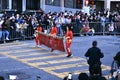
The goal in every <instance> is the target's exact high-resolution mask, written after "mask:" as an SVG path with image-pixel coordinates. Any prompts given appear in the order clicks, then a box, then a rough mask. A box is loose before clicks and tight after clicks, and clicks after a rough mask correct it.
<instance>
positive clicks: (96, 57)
mask: <svg viewBox="0 0 120 80" xmlns="http://www.w3.org/2000/svg"><path fill="white" fill-rule="evenodd" d="M85 57H89V59H88V58H87V61H88V64H89V72H90V76H93V71H92V66H94V65H95V64H98V65H99V66H100V75H102V70H101V61H100V58H103V57H104V55H103V53H102V52H101V50H100V49H99V48H98V47H97V41H93V42H92V47H91V48H89V49H88V50H87V52H86V53H85Z"/></svg>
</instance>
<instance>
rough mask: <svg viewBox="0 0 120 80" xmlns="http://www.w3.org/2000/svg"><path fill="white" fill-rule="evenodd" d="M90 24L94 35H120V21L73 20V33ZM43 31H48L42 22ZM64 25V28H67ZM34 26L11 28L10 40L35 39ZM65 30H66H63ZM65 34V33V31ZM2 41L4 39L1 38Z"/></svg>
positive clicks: (78, 33)
mask: <svg viewBox="0 0 120 80" xmlns="http://www.w3.org/2000/svg"><path fill="white" fill-rule="evenodd" d="M83 24H84V25H89V27H90V29H94V31H95V32H94V35H120V22H104V23H100V22H86V23H84V22H81V23H77V22H72V23H71V27H72V30H73V34H74V35H75V36H76V35H77V36H79V35H80V30H81V29H82V26H83ZM42 26H43V29H44V30H43V32H44V31H46V28H45V24H42ZM65 27H66V26H65V25H64V29H65ZM34 31H35V30H34V28H27V29H23V30H18V31H16V30H12V29H11V30H9V40H26V39H34ZM63 31H64V30H63ZM49 32H50V28H49V27H48V28H47V33H49ZM64 34H65V33H64ZM0 40H1V41H2V40H3V39H0Z"/></svg>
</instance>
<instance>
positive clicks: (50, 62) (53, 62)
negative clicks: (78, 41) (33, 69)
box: [31, 58, 82, 66]
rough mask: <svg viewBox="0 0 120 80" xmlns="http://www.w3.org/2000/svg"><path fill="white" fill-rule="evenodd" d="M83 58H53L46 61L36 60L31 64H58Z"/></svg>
mask: <svg viewBox="0 0 120 80" xmlns="http://www.w3.org/2000/svg"><path fill="white" fill-rule="evenodd" d="M79 60H82V58H70V59H65V60H58V61H56V60H53V61H46V62H34V63H31V65H36V66H40V65H46V64H58V63H65V62H72V61H73V62H74V61H79Z"/></svg>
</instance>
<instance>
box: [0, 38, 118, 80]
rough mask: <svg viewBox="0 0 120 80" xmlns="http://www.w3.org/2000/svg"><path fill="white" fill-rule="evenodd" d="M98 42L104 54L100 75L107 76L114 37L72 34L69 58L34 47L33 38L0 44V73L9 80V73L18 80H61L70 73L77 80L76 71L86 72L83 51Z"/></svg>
mask: <svg viewBox="0 0 120 80" xmlns="http://www.w3.org/2000/svg"><path fill="white" fill-rule="evenodd" d="M94 40H96V41H98V47H99V48H100V49H101V51H102V52H103V53H104V58H102V59H101V61H102V73H103V76H105V77H108V75H109V74H110V72H109V71H110V68H111V67H110V66H111V63H112V61H113V57H114V56H115V54H116V53H117V52H118V51H119V50H120V38H119V37H118V36H82V37H79V36H74V38H73V42H72V45H71V50H72V53H73V57H70V58H67V57H66V56H67V53H66V52H60V51H57V50H55V51H53V52H50V50H51V49H50V48H48V47H46V46H44V45H42V46H41V47H35V41H34V40H24V41H14V42H9V43H5V44H0V76H3V77H4V78H5V80H9V75H17V77H18V80H37V78H36V77H37V76H40V77H41V80H62V79H63V78H64V77H65V76H67V75H68V73H72V75H73V79H74V80H77V77H78V75H79V74H80V73H82V72H85V73H88V74H89V72H88V64H87V62H86V58H85V57H84V54H85V52H86V51H87V49H88V48H90V47H91V46H92V41H94Z"/></svg>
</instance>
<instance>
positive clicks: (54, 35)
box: [50, 22, 58, 52]
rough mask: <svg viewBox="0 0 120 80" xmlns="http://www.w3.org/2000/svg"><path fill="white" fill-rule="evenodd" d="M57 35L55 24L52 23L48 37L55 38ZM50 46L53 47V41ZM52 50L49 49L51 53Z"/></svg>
mask: <svg viewBox="0 0 120 80" xmlns="http://www.w3.org/2000/svg"><path fill="white" fill-rule="evenodd" d="M57 34H58V30H57V27H56V25H55V23H54V22H53V26H52V28H51V31H50V35H51V36H53V37H56V36H57ZM52 44H53V45H54V40H52ZM53 50H54V49H51V52H53Z"/></svg>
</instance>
